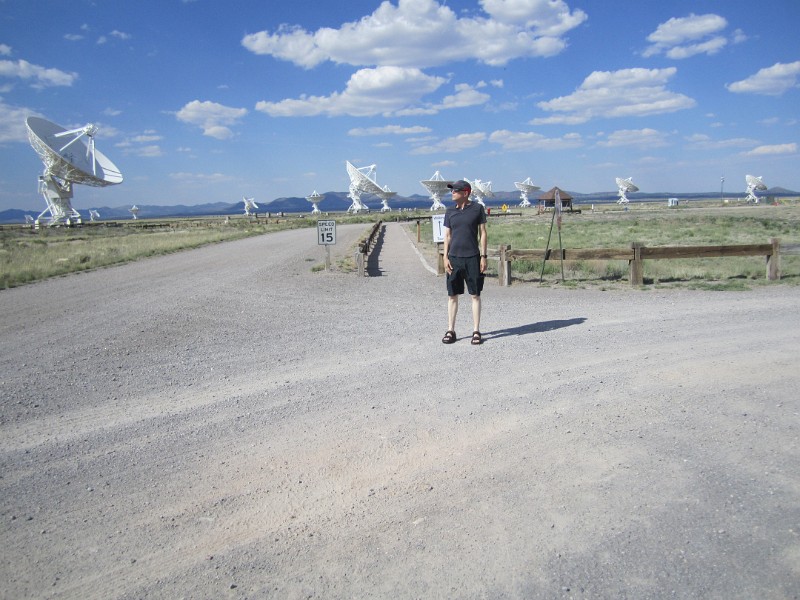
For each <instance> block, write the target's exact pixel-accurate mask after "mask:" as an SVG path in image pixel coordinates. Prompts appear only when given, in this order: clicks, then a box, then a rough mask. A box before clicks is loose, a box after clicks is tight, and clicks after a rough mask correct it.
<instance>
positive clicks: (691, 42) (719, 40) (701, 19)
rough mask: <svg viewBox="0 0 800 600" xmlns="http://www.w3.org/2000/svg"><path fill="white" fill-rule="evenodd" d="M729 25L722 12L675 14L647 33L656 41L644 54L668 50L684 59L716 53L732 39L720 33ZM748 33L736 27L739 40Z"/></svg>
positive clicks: (648, 39) (667, 53)
mask: <svg viewBox="0 0 800 600" xmlns="http://www.w3.org/2000/svg"><path fill="white" fill-rule="evenodd" d="M727 26H728V21H727V20H726V19H725V18H724V17H721V16H719V15H713V14H708V15H695V14H690V15H689V16H688V17H680V18H672V19H669V20H668V21H666V22H664V23H661V24H660V25H659V26H658V27H657V28H656V30H655V31H654V32H653V33H651V34H650V35H648V36H647V41H648V42H652V44H651V45H650V46H648V47H647V48H646V49H645V51H644V52H643V53H642V55H643V56H645V57H647V56H653V55H656V54H661V53H665V54H666V55H667V56H668V57H669V58H672V59H680V58H688V57H690V56H694V55H695V54H716V53H717V52H719V51H720V50H721V49H722V48H723V47H725V46H726V45H727V43H728V40H727V39H726V38H725V37H723V36H721V35H719V33H720V32H721V31H722V30H724V29H725V28H726V27H727ZM743 35H744V34H743V33H742V32H741V30H738V29H737V30H736V32H735V36H736V39H737V40H738V41H741V38H742V36H743Z"/></svg>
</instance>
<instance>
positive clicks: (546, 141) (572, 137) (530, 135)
mask: <svg viewBox="0 0 800 600" xmlns="http://www.w3.org/2000/svg"><path fill="white" fill-rule="evenodd" d="M489 141H490V142H491V143H493V144H500V146H502V148H503V150H505V151H509V152H519V151H524V150H564V149H568V148H579V147H580V146H583V138H582V137H581V136H580V135H579V134H577V133H568V134H567V135H564V136H562V137H560V138H548V137H546V136H544V135H541V134H539V133H535V132H532V131H508V130H505V129H500V130H498V131H493V132H492V133H491V134H490V135H489Z"/></svg>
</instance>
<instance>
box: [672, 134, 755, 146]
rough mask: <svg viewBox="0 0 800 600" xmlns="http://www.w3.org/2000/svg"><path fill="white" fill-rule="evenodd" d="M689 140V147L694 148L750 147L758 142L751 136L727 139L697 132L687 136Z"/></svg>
mask: <svg viewBox="0 0 800 600" xmlns="http://www.w3.org/2000/svg"><path fill="white" fill-rule="evenodd" d="M686 141H687V142H689V148H691V149H694V150H718V149H722V148H748V147H752V146H753V145H754V144H757V143H758V141H757V140H753V139H750V138H730V139H727V140H714V139H711V137H709V136H707V135H705V134H702V133H695V134H694V135H690V136H688V137H687V138H686Z"/></svg>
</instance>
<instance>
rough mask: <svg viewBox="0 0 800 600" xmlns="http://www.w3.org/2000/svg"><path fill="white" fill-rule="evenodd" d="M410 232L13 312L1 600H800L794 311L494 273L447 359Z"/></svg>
mask: <svg viewBox="0 0 800 600" xmlns="http://www.w3.org/2000/svg"><path fill="white" fill-rule="evenodd" d="M364 232H365V226H363V225H360V226H339V228H338V231H337V237H338V244H337V245H336V246H335V247H334V252H333V253H334V259H335V257H336V256H337V255H341V254H344V253H346V252H349V251H350V248H351V246H352V244H353V243H354V242H355V241H356V239H357V238H358V237H359V236H360V235H361V234H363V233H364ZM411 237H412V235H409V234H408V233H406V232H405V230H404V229H403V228H402V226H401V225H399V224H390V225H388V227H387V228H386V231H385V233H384V234H383V235H382V236H381V238H380V240H379V243H378V247H377V251H376V253H375V254H374V256H373V259H372V260H371V261H370V271H371V273H372V275H373V276H372V277H365V278H360V277H357V276H356V275H355V274H352V273H350V274H346V273H341V272H337V271H330V272H317V273H314V272H312V267H313V266H314V265H318V264H320V263H321V262H323V260H324V248H323V247H322V246H317V245H316V231H315V230H299V231H286V232H281V233H275V234H270V235H265V236H261V237H258V238H251V239H246V240H240V241H236V242H229V243H224V244H219V245H214V246H209V247H205V248H201V249H198V250H192V251H187V252H183V253H179V254H173V255H169V256H163V257H158V258H152V259H148V260H143V261H140V262H137V263H134V264H128V265H123V266H119V267H114V268H109V269H103V270H98V271H94V272H90V273H82V274H77V275H72V276H68V277H62V278H58V279H52V280H49V281H45V282H41V283H37V284H33V285H28V286H24V287H20V288H15V289H11V290H3V291H0V306H2V311H0V522H2V527H0V548H2V558H1V559H0V597H2V598H8V599H15V600H17V599H24V598H80V599H86V598H99V599H109V598H130V599H138V598H170V599H172V598H214V599H217V598H325V599H331V598H332V599H336V598H542V599H553V598H614V599H621V598H631V599H642V598H719V599H730V598H759V599H762V598H764V599H766V598H780V599H784V598H795V599H796V598H798V597H800V467H799V465H800V460H799V459H800V445H799V443H798V434H799V428H800V421H798V412H800V406H799V404H800V402H799V401H798V396H799V395H798V387H799V386H798V383H800V370H799V369H798V358H797V352H798V348H800V313H799V312H798V301H799V300H800V289H798V288H797V287H792V286H786V285H775V286H766V287H759V288H758V289H755V290H754V291H748V292H703V291H690V290H653V289H650V290H646V291H645V290H636V289H627V288H620V289H617V290H612V291H600V290H597V289H588V290H583V289H559V288H558V286H554V287H540V286H538V285H536V284H524V285H519V284H515V285H513V286H511V287H508V288H501V287H500V286H498V285H497V282H496V280H491V281H488V282H487V287H486V290H485V291H484V300H483V308H484V318H483V324H482V329H483V332H484V336H485V343H484V344H483V345H481V346H479V347H473V346H471V345H470V344H469V335H470V333H471V323H470V316H469V309H468V303H467V301H463V302H462V309H461V312H460V313H459V318H458V324H457V328H456V330H457V332H458V335H459V340H458V342H456V343H455V344H453V345H450V346H447V345H444V344H442V343H441V341H440V340H441V337H442V335H443V334H444V331H445V329H446V324H447V323H446V296H445V290H444V281H443V279H442V278H441V277H438V278H437V277H436V275H435V274H432V273H431V272H430V270H429V268H427V267H426V266H425V265H424V264H423V262H422V261H421V260H420V256H419V255H418V253H417V252H416V250H415V248H414V247H413V244H412V242H411Z"/></svg>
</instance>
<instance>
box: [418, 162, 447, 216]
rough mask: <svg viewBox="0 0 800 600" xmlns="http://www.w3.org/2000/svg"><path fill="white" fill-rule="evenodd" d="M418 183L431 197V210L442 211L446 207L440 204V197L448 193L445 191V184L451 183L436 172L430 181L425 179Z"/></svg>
mask: <svg viewBox="0 0 800 600" xmlns="http://www.w3.org/2000/svg"><path fill="white" fill-rule="evenodd" d="M420 183H421V184H422V186H423V187H424V188H425V189H426V190H428V193H429V194H430V195H431V200H433V204H432V205H431V210H444V209H445V208H446V207H445V205H444V204H443V203H442V196H443V195H444V194H447V193H448V192H449V191H450V190H448V189H447V184H448V183H452V181H447V180H445V179H444V177H442V175H441V173H439V171H436V172H435V173H434V174H433V176H432V177H431V178H430V179H425V180H423V181H420Z"/></svg>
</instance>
